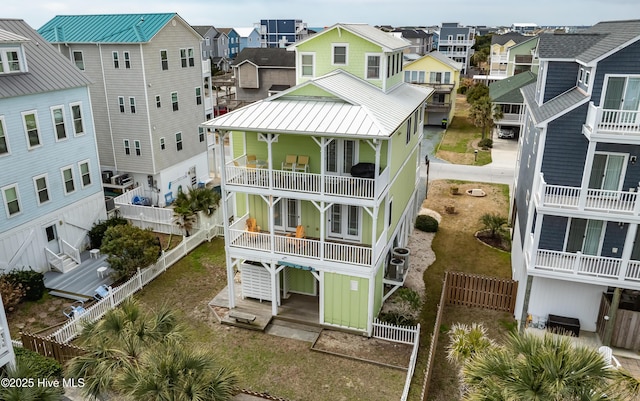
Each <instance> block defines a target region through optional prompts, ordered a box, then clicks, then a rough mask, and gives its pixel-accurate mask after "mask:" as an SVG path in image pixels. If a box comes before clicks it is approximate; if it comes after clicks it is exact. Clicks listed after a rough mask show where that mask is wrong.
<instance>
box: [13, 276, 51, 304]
mask: <svg viewBox="0 0 640 401" xmlns="http://www.w3.org/2000/svg"><path fill="white" fill-rule="evenodd" d="M7 279H8V280H9V281H10V282H12V283H13V284H15V285H21V286H22V288H23V289H24V299H25V300H27V301H37V300H39V299H41V298H42V296H43V295H44V293H45V291H46V288H45V286H44V274H42V273H40V272H37V271H34V270H31V269H29V270H14V271H12V272H10V273H9V274H7Z"/></svg>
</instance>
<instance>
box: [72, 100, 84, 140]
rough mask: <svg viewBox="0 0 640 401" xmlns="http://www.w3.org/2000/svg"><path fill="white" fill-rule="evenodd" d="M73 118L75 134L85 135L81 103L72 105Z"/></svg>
mask: <svg viewBox="0 0 640 401" xmlns="http://www.w3.org/2000/svg"><path fill="white" fill-rule="evenodd" d="M71 117H72V118H73V134H74V135H75V136H78V135H84V122H83V121H82V106H81V105H80V103H76V104H72V105H71Z"/></svg>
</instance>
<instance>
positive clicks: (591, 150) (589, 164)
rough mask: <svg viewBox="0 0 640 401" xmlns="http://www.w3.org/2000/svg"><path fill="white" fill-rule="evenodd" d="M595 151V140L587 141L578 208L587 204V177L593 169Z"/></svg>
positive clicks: (581, 208)
mask: <svg viewBox="0 0 640 401" xmlns="http://www.w3.org/2000/svg"><path fill="white" fill-rule="evenodd" d="M595 153H596V142H595V141H589V147H588V148H587V156H586V159H585V161H584V171H583V172H582V183H581V184H580V199H579V201H578V210H584V207H585V205H586V204H587V192H588V188H589V179H590V178H591V170H592V169H593V155H594V154H595Z"/></svg>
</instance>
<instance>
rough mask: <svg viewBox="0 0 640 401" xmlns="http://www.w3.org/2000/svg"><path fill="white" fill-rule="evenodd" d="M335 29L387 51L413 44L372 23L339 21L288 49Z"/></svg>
mask: <svg viewBox="0 0 640 401" xmlns="http://www.w3.org/2000/svg"><path fill="white" fill-rule="evenodd" d="M334 29H344V30H346V31H348V32H351V33H352V34H354V35H356V36H360V37H361V38H364V39H366V40H368V41H370V42H372V43H375V44H376V45H378V46H380V47H382V51H385V52H392V51H397V50H402V49H406V48H408V47H409V46H411V43H409V42H408V41H406V40H404V39H402V38H398V37H396V36H394V35H393V34H391V33H387V32H383V31H381V30H380V29H378V28H375V27H373V26H371V25H367V24H342V23H338V24H335V25H332V26H330V27H329V28H326V29H325V30H323V31H322V32H320V33H318V34H316V35H313V36H310V37H308V38H307V39H304V40H301V41H299V42H296V43H293V44H292V45H290V46H289V47H287V49H290V50H293V49H294V48H295V47H297V46H299V45H301V44H303V43H306V42H307V41H309V40H313V39H315V38H317V37H318V36H320V35H324V34H325V33H327V32H329V31H332V30H334Z"/></svg>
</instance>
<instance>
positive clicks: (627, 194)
mask: <svg viewBox="0 0 640 401" xmlns="http://www.w3.org/2000/svg"><path fill="white" fill-rule="evenodd" d="M534 196H535V199H536V202H537V204H538V206H539V207H544V208H550V209H558V210H562V209H568V210H577V211H585V212H589V213H602V214H606V215H609V216H611V215H620V216H640V202H639V201H638V192H635V191H613V190H605V189H594V188H580V187H572V186H566V185H549V184H547V183H546V182H545V180H544V176H543V175H542V174H541V176H540V180H539V185H538V187H537V189H536V190H535V191H534Z"/></svg>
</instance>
